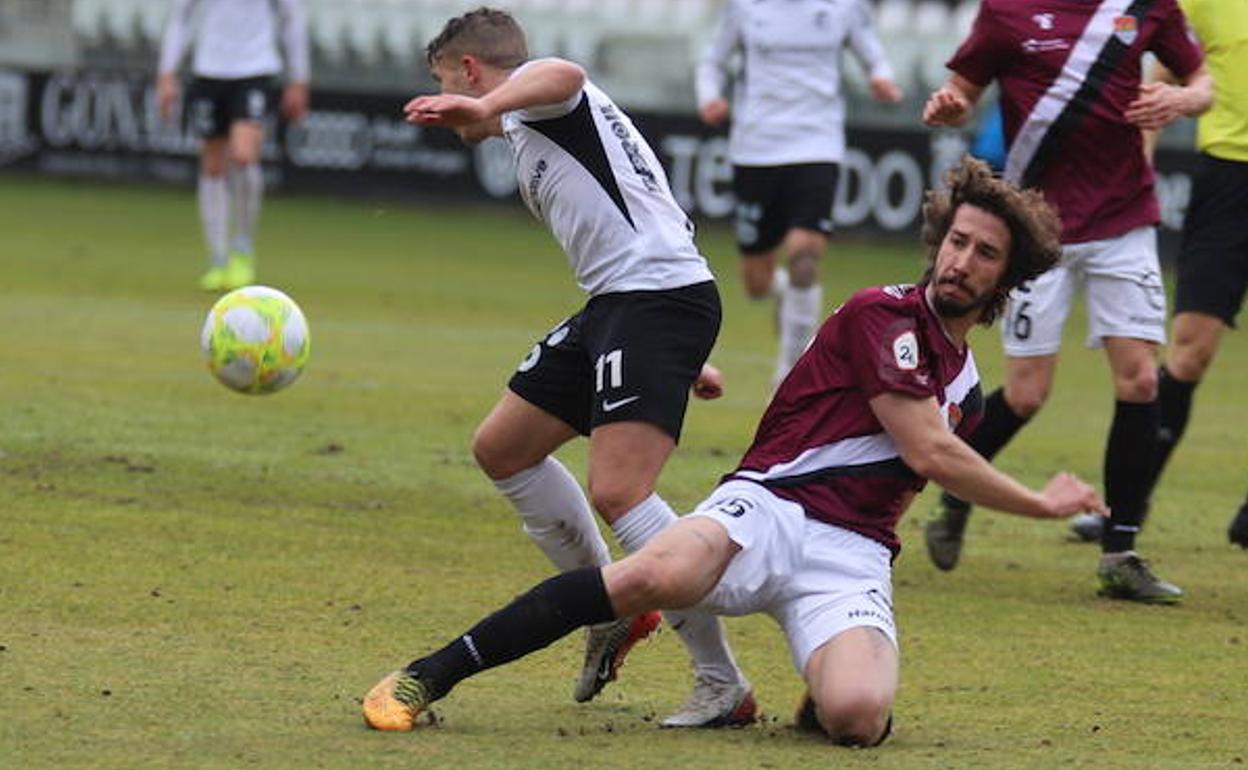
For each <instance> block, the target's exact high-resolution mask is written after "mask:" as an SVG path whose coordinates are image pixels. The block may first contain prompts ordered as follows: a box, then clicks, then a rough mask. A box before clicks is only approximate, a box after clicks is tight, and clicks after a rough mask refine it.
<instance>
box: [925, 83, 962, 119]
mask: <svg viewBox="0 0 1248 770" xmlns="http://www.w3.org/2000/svg"><path fill="white" fill-rule="evenodd" d="M970 110H971V103H970V102H969V101H967V99H966V97H965V96H963V95H962V94H960V93H958V92H957V91H956V90H954V89H952V88H950V87H949V86H941V87H940V88H938V89H936V90H935V91H933V92H932V95H931V96H929V97H927V102H926V103H925V104H924V105H923V122H924V123H926V124H927V125H929V126H959V125H961V124H962V123H963V122H964V121H965V120H966V118H967V116H968V115H969V114H970Z"/></svg>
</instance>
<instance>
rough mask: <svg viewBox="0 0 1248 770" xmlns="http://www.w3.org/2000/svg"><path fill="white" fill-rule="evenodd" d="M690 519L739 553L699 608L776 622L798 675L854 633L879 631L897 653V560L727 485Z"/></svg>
mask: <svg viewBox="0 0 1248 770" xmlns="http://www.w3.org/2000/svg"><path fill="white" fill-rule="evenodd" d="M689 515H690V516H705V517H707V518H709V519H713V520H715V521H717V522H719V523H720V524H721V525H723V527H724V528H725V529H726V530H728V536H729V537H730V538H731V539H732V541H733V542H734V543H736V544H737V545H739V546H741V551H740V552H739V553H738V554H737V555H736V556H735V557H733V559H732V561H731V562H730V563H729V564H728V569H727V570H726V571H725V572H724V575H723V577H722V578H720V580H719V583H718V584H716V586H715V588H714V589H713V590H712V591H711V593H710V594H708V595H707V596H706V598H704V599H703V600H702V602H701V603H700V604H699V605H698V606H699V607H701V608H703V609H706V610H709V611H711V612H714V613H716V614H718V615H749V614H751V613H755V612H765V613H767V614H769V615H771V617H772V618H773V619H775V621H776V622H777V623H779V624H780V627H781V628H782V629H783V630H784V634H785V636H786V637H787V638H788V641H789V653H790V655H792V657H793V665H794V666H796V667H797V671H798V673H799V674H801V675H804V674H805V671H806V663H807V662H808V661H809V660H810V656H811V654H813V653H814V651H815V650H817V649H819V647H821V646H822V645H823V644H824V643H825V642H827V641H828V640H829V639H831V638H832V637H834V636H836V635H837V634H839V633H841V632H842V631H846V630H848V629H850V628H855V627H858V626H868V627H871V628H878V629H879V630H880V631H881V632H883V633H884V635H885V636H887V637H888V638H889V639H891V640H892V642H893V645H894V646H896V645H897V627H896V623H895V621H894V619H893V586H892V579H891V576H892V566H891V561H892V554H891V553H889V550H888V549H887V548H885V547H884V546H883V545H881V544H880V543H877V542H875V541H874V540H871V539H870V538H867V537H864V536H862V535H860V534H858V533H857V532H851V531H849V530H847V529H842V528H841V527H837V526H833V525H831V524H825V523H823V522H820V521H815V520H813V519H808V518H806V514H805V512H804V511H803V510H802V507H801V506H800V505H797V504H796V503H792V502H789V501H788V500H783V499H781V498H779V497H776V496H775V495H773V494H772V493H771V492H770V491H768V490H767V489H766V488H765V487H763V486H761V485H759V484H755V483H753V482H749V481H729V482H727V483H725V484H722V485H721V486H720V487H719V488H718V489H716V490H715V491H714V492H713V493H712V494H711V496H710V497H708V498H707V499H706V500H704V501H703V502H702V503H701V504H700V505H699V506H698V507H697V509H696V510H694V511H693V512H692V513H690V514H689Z"/></svg>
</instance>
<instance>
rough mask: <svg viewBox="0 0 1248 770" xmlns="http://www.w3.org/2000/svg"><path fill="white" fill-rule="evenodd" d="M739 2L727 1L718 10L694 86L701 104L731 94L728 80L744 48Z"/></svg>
mask: <svg viewBox="0 0 1248 770" xmlns="http://www.w3.org/2000/svg"><path fill="white" fill-rule="evenodd" d="M738 24H739V21H738V13H737V10H736V3H733V2H729V3H726V4H725V5H724V7H723V9H722V10H720V12H719V19H718V21H717V22H716V23H715V32H714V33H713V34H712V35H711V39H710V40H709V41H708V42H707V44H706V49H705V50H704V51H703V53H702V58H701V59H700V60H699V61H698V68H697V72H696V74H695V80H694V89H695V91H696V93H697V99H698V108H699V109H700V108H701V107H702V106H703V105H705V104H707V103H708V102H713V101H715V100H716V99H723V98H726V97H727V96H728V81H729V75H730V69H729V68H730V67H731V66H732V57H733V55H734V54H736V53H737V52H738V51H739V50H740V48H741V30H740V29H739V27H738Z"/></svg>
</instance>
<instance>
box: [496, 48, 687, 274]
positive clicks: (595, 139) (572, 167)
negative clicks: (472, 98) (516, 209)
mask: <svg viewBox="0 0 1248 770" xmlns="http://www.w3.org/2000/svg"><path fill="white" fill-rule="evenodd" d="M521 69H523V67H521ZM519 71H520V70H517V72H519ZM503 131H504V133H505V135H506V137H507V140H508V141H509V142H510V144H511V148H512V151H513V153H514V154H515V158H516V174H517V176H518V178H519V181H520V194H521V197H522V198H524V202H525V203H526V204H527V205H528V207H529V209H530V210H531V211H532V212H533V214H534V215H535V216H536V217H537V218H538V219H540V220H542V221H543V222H545V223H546V225H547V226H548V227H549V228H550V229H551V232H553V233H554V235H555V238H556V239H557V240H558V241H559V245H560V246H562V247H563V250H564V251H565V252H566V253H567V255H568V261H569V263H570V264H571V266H572V271H573V273H575V275H576V282H577V284H578V285H579V286H580V287H581V288H582V289H583V290H584V291H586V292H588V293H589V294H590V295H595V296H596V295H599V294H606V293H609V292H619V291H638V290H657V289H674V288H678V287H681V286H689V285H692V284H695V283H702V282H704V281H709V280H712V275H711V271H710V268H708V267H707V264H706V260H705V259H704V258H703V257H702V255H701V254H700V253H699V252H698V249H697V247H696V246H695V245H694V243H693V224H692V223H691V222H690V221H689V217H688V216H687V215H686V214H685V212H684V211H683V210H682V209H681V208H680V206H679V205H678V204H677V203H676V200H675V199H674V198H673V197H672V193H671V190H670V188H669V187H668V182H667V175H666V174H665V173H664V171H663V167H662V165H660V163H659V159H658V158H657V157H656V156H655V154H654V151H653V150H652V149H650V145H649V144H647V143H646V140H645V138H644V137H642V135H641V133H640V132H639V131H638V130H637V128H636V127H635V126H634V125H633V123H632V121H631V120H629V118H628V116H627V115H625V114H624V112H623V110H621V109H620V108H619V107H618V106H616V104H615V103H614V102H613V101H611V98H610V97H608V96H607V95H606V94H605V93H603V92H602V91H601V90H600V89H598V88H597V87H596V86H594V85H593V84H592V83H590V82H588V81H586V83H585V86H584V88H582V89H581V90H580V91H578V92H577V93H576V94H574V95H573V96H572V97H571V98H570V99H568V101H566V102H564V103H560V104H551V105H542V106H538V107H530V108H527V109H522V110H516V111H514V112H508V113H505V114H504V115H503Z"/></svg>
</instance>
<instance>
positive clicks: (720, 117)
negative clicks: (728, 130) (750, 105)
mask: <svg viewBox="0 0 1248 770" xmlns="http://www.w3.org/2000/svg"><path fill="white" fill-rule="evenodd" d="M730 111H731V108H730V107H729V106H728V100H727V99H712V100H711V101H709V102H707V103H706V104H704V105H702V106H701V107H699V108H698V117H700V118H702V122H703V123H705V124H706V125H708V126H718V125H719V124H720V123H723V122H724V121H725V120H727V119H728V113H729V112H730Z"/></svg>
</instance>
